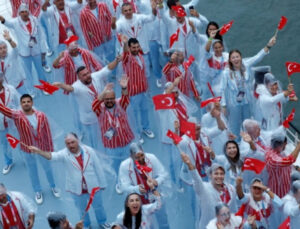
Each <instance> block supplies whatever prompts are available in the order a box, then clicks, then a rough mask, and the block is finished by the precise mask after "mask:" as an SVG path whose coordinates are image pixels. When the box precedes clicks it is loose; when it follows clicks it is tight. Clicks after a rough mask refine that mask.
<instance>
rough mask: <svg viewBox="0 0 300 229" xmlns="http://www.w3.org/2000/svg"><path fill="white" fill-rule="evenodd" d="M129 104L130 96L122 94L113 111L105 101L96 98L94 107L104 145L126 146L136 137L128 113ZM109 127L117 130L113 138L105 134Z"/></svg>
mask: <svg viewBox="0 0 300 229" xmlns="http://www.w3.org/2000/svg"><path fill="white" fill-rule="evenodd" d="M128 105H129V96H126V95H122V97H121V98H120V99H119V100H117V101H116V103H115V107H114V109H113V112H112V113H111V112H110V111H109V110H108V109H107V108H106V107H105V105H104V103H103V101H99V100H98V99H95V101H94V102H93V104H92V109H93V111H94V112H95V113H96V115H97V116H98V120H99V123H100V129H101V135H102V142H103V145H104V147H106V148H117V147H124V146H126V145H128V144H129V143H130V142H131V141H132V140H133V139H134V135H133V132H132V130H131V128H130V125H129V121H128V117H127V113H126V109H127V107H128ZM109 128H114V130H115V131H116V132H115V134H114V136H113V137H112V138H111V139H108V138H106V137H105V136H104V134H105V133H106V131H107V130H108V129H109Z"/></svg>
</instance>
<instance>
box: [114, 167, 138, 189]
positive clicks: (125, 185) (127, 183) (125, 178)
mask: <svg viewBox="0 0 300 229" xmlns="http://www.w3.org/2000/svg"><path fill="white" fill-rule="evenodd" d="M119 184H120V189H121V190H122V191H124V192H127V193H133V192H136V193H138V194H141V193H140V189H139V185H134V184H132V181H131V180H130V177H129V174H128V169H127V168H126V166H124V164H123V163H121V165H120V168H119Z"/></svg>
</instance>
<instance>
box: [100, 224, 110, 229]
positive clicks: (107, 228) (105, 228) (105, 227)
mask: <svg viewBox="0 0 300 229" xmlns="http://www.w3.org/2000/svg"><path fill="white" fill-rule="evenodd" d="M99 228H100V229H110V228H111V225H110V224H109V223H103V224H101V225H99Z"/></svg>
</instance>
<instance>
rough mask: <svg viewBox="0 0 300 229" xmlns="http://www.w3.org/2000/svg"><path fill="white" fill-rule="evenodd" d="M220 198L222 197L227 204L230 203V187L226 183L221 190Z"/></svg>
mask: <svg viewBox="0 0 300 229" xmlns="http://www.w3.org/2000/svg"><path fill="white" fill-rule="evenodd" d="M220 198H221V201H222V202H223V203H225V204H228V202H229V201H230V199H231V197H230V193H229V191H228V188H227V187H226V185H224V187H223V190H222V191H221V194H220Z"/></svg>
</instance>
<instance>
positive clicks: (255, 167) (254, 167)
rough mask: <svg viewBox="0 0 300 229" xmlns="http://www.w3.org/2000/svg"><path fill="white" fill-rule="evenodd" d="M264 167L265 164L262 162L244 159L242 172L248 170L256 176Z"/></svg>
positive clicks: (248, 158)
mask: <svg viewBox="0 0 300 229" xmlns="http://www.w3.org/2000/svg"><path fill="white" fill-rule="evenodd" d="M265 165H266V163H265V162H263V161H260V160H258V159H255V158H250V157H246V158H245V160H244V164H243V167H242V171H244V170H250V171H254V172H255V173H256V174H260V173H261V172H262V171H263V170H264V168H265Z"/></svg>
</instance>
